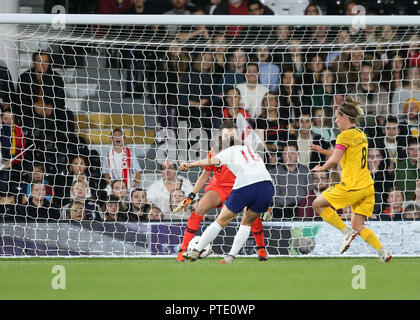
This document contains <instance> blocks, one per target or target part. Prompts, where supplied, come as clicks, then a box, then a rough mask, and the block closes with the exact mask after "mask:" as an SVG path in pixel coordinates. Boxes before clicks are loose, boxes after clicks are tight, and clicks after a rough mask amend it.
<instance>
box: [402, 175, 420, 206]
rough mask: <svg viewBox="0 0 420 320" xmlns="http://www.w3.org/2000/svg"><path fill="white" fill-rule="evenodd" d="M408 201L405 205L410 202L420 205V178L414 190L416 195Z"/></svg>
mask: <svg viewBox="0 0 420 320" xmlns="http://www.w3.org/2000/svg"><path fill="white" fill-rule="evenodd" d="M406 200H407V201H406V202H405V203H404V207H405V206H406V205H408V204H413V205H416V206H420V179H417V180H416V188H415V190H414V196H413V198H411V199H406Z"/></svg>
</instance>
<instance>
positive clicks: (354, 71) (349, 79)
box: [329, 46, 364, 93]
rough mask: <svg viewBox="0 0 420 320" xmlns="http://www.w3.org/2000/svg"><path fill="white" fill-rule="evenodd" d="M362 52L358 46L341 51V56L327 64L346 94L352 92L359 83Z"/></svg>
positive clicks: (362, 58)
mask: <svg viewBox="0 0 420 320" xmlns="http://www.w3.org/2000/svg"><path fill="white" fill-rule="evenodd" d="M363 60H364V51H363V50H362V48H361V47H359V46H353V47H351V48H350V49H347V50H344V51H342V53H341V55H340V56H339V57H338V58H337V59H335V60H334V61H332V62H331V63H330V64H329V68H331V70H332V71H333V72H335V73H336V75H337V80H338V83H339V84H342V85H345V86H346V92H347V93H348V92H351V91H354V89H355V87H356V85H357V83H358V82H359V73H360V71H361V69H362V62H363Z"/></svg>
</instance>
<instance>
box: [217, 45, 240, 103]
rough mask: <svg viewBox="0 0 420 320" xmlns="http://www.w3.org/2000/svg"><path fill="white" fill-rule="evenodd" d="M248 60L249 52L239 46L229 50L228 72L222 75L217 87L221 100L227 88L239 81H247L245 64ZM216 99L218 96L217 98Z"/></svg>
mask: <svg viewBox="0 0 420 320" xmlns="http://www.w3.org/2000/svg"><path fill="white" fill-rule="evenodd" d="M247 62H248V56H247V53H246V52H245V51H244V50H243V49H242V48H239V47H236V48H233V49H230V50H228V63H227V68H226V73H224V74H223V75H222V77H221V78H220V80H219V83H218V86H217V87H216V89H215V94H216V97H218V99H219V100H220V101H221V99H222V98H223V96H224V95H225V93H226V92H227V90H229V89H230V88H232V87H235V86H236V85H237V84H239V83H243V82H245V66H246V63H247ZM216 101H218V100H217V98H216Z"/></svg>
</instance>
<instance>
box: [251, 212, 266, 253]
mask: <svg viewBox="0 0 420 320" xmlns="http://www.w3.org/2000/svg"><path fill="white" fill-rule="evenodd" d="M251 232H252V235H253V236H254V239H255V243H256V245H257V248H265V242H264V232H263V224H262V220H261V218H260V217H258V218H257V219H256V220H255V221H254V223H253V224H252V226H251Z"/></svg>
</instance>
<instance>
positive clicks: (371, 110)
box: [0, 19, 420, 256]
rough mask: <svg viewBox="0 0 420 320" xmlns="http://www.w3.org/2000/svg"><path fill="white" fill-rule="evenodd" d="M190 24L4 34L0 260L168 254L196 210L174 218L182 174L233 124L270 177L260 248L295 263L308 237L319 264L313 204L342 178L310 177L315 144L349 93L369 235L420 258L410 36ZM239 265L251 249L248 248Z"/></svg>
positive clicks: (414, 64)
mask: <svg viewBox="0 0 420 320" xmlns="http://www.w3.org/2000/svg"><path fill="white" fill-rule="evenodd" d="M185 21H186V25H183V26H175V25H156V26H151V25H147V26H140V25H137V26H128V25H123V24H122V26H102V25H67V26H66V27H65V28H57V27H54V26H50V25H45V24H38V25H36V24H32V25H25V24H19V25H1V26H0V34H1V36H0V47H1V50H2V52H4V53H5V54H3V59H2V63H3V64H2V65H3V66H2V67H1V69H0V72H1V79H0V85H1V87H0V97H1V99H2V110H3V112H2V130H1V150H2V159H3V165H4V167H3V168H2V170H1V171H0V175H1V177H0V179H1V181H0V187H1V190H0V192H1V193H2V194H1V196H2V197H1V200H2V205H1V210H2V212H1V214H0V217H1V218H2V221H3V223H2V224H0V244H1V246H0V256H1V255H143V254H146V255H147V254H168V253H169V254H173V253H175V252H176V250H177V248H178V247H179V244H180V242H181V240H182V236H183V233H184V230H185V222H186V221H187V219H188V217H189V215H190V213H191V211H192V209H191V208H193V207H194V206H195V205H196V203H195V204H194V206H190V207H189V208H188V209H186V210H185V211H184V212H183V213H181V214H179V213H178V214H174V213H173V208H174V206H176V205H177V204H178V203H179V202H180V201H181V200H182V199H183V198H184V197H185V196H187V195H188V194H189V193H190V192H191V191H192V189H193V186H194V184H195V182H196V180H197V178H198V176H199V174H200V171H199V170H191V171H189V172H188V173H186V174H184V173H178V172H176V165H178V164H180V163H181V162H183V161H186V160H196V159H201V158H204V157H206V156H207V153H208V151H209V149H210V141H211V139H212V137H214V135H215V133H216V132H217V129H218V128H219V126H220V125H221V123H222V122H223V121H224V120H226V119H233V120H235V121H236V123H237V125H238V127H239V131H240V133H241V134H242V136H243V138H244V139H246V140H247V141H248V142H249V143H250V144H251V145H252V147H253V148H254V149H256V150H257V151H259V152H260V154H261V155H262V157H263V158H264V160H265V161H266V164H267V168H269V170H270V173H271V174H272V176H273V179H274V181H275V187H276V195H275V198H274V207H273V221H272V222H270V223H265V224H264V234H265V237H266V244H267V248H268V250H269V252H270V253H271V254H298V253H299V251H298V250H297V247H298V246H299V244H298V242H299V241H297V239H301V238H302V237H310V238H315V239H316V243H317V245H316V246H315V249H314V251H313V253H314V254H320V255H322V254H334V252H335V251H337V250H338V249H337V250H336V248H335V247H334V248H329V247H328V246H327V247H325V246H324V244H326V243H327V239H328V237H330V234H329V233H328V232H331V230H329V229H328V227H326V226H325V225H324V224H323V223H321V219H320V217H319V216H317V215H316V214H315V213H314V211H313V209H312V202H313V200H314V199H315V197H316V195H317V194H319V192H320V191H321V190H323V189H326V188H327V187H328V186H329V185H331V184H334V183H337V182H338V181H339V179H340V176H339V172H340V171H339V170H338V169H337V170H332V171H331V172H330V173H329V174H313V175H312V174H310V169H311V168H313V167H314V166H315V165H316V164H319V163H322V162H323V161H325V158H324V157H321V156H319V154H317V153H315V152H311V151H310V144H311V143H314V144H318V145H320V146H322V147H323V148H325V149H328V148H332V147H333V146H334V143H335V138H336V136H337V134H338V130H337V128H336V126H335V124H334V108H335V106H337V105H339V104H340V103H342V102H343V101H344V98H345V97H346V96H352V97H353V98H355V99H356V100H357V101H359V102H360V103H361V106H362V108H363V109H364V111H365V117H363V119H362V121H361V123H360V127H361V128H362V129H363V130H364V132H365V133H366V134H367V136H368V138H369V143H370V149H369V154H368V155H367V162H368V165H369V168H370V170H371V171H372V174H373V176H374V179H375V191H376V205H375V211H374V214H373V216H372V218H371V219H370V220H371V222H370V223H371V226H372V228H373V229H375V228H377V229H375V230H376V232H378V236H379V237H380V238H381V237H382V239H384V240H383V241H384V242H385V243H388V244H389V246H390V247H392V248H393V249H394V252H395V253H396V254H410V255H414V254H417V252H418V250H417V246H418V241H417V240H416V234H417V233H416V230H417V228H418V226H417V222H415V221H414V222H413V220H418V219H420V183H419V182H418V181H419V175H420V165H419V160H418V158H419V154H418V152H419V146H418V140H417V139H418V135H419V130H420V127H419V112H420V72H419V69H418V67H420V54H419V49H420V41H419V38H418V37H419V30H418V28H417V27H407V26H404V27H403V26H400V27H390V26H367V27H366V28H364V29H363V28H362V29H360V30H356V29H354V28H352V27H351V26H304V24H302V26H296V27H288V26H280V25H279V26H255V25H252V26H240V27H239V26H224V25H213V26H208V25H207V26H191V25H188V24H187V22H188V20H187V19H186V20H185ZM326 22H328V21H326ZM13 71H14V72H15V73H16V74H18V79H17V81H15V82H14V81H12V78H13ZM22 151H24V153H23V155H21V154H20V153H21V152H22ZM10 160H11V161H10ZM124 168H126V169H124ZM176 177H178V178H176ZM172 189H175V190H173V191H172ZM177 189H180V190H177ZM203 191H204V190H202V192H203ZM200 195H202V193H201V194H200ZM171 201H172V202H171ZM115 211H117V212H118V213H114V212H115ZM218 211H219V209H212V210H211V211H210V212H209V213H208V214H207V215H206V218H205V221H212V220H213V219H214V217H215V215H216V214H217V213H218ZM107 212H108V213H107ZM349 212H350V211H349V208H346V209H343V210H342V211H340V214H341V216H342V217H343V218H348V217H349ZM78 220H83V221H82V222H78ZM382 221H391V222H382ZM397 221H403V222H397ZM408 221H410V222H408ZM235 226H236V225H235V224H232V225H231V226H230V227H229V228H227V229H226V230H225V231H224V232H223V233H221V236H220V237H219V238H218V240H217V241H216V243H215V248H214V250H215V252H216V253H219V254H222V253H225V252H227V250H228V247H229V245H230V244H231V243H232V239H233V236H234V234H235ZM325 230H327V231H325ZM407 239H409V240H407ZM337 241H338V242H340V241H339V240H337ZM352 250H353V251H351V252H350V254H360V253H362V254H370V253H371V252H370V251H369V250H368V249H367V248H366V247H364V246H363V245H361V246H360V247H357V246H355V248H353V249H352ZM303 251H304V250H303ZM243 253H244V254H253V253H255V248H254V243H253V242H252V241H251V240H250V242H249V245H247V246H246V248H245V251H244V252H243Z"/></svg>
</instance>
